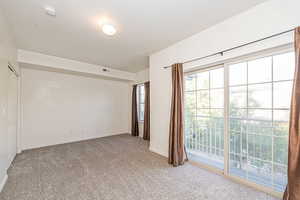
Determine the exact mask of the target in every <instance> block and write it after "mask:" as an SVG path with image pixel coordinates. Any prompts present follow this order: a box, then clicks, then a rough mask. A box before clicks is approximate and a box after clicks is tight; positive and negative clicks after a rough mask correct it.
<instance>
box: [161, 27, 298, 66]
mask: <svg viewBox="0 0 300 200" xmlns="http://www.w3.org/2000/svg"><path fill="white" fill-rule="evenodd" d="M294 30H295V29H290V30H287V31H283V32H280V33H276V34H274V35H271V36H268V37H264V38H261V39H258V40H255V41H252V42H248V43H245V44H242V45H239V46H235V47H232V48H229V49H225V50H223V51H219V52H217V53H213V54H210V55H207V56H203V57H199V58H194V59H192V60H187V61H184V62H182V64H187V63H191V62H194V61H198V60H203V59H205V58H209V57H213V56H217V55H220V56H223V55H224V53H226V52H228V51H232V50H235V49H238V48H241V47H244V46H248V45H250V44H254V43H256V42H261V41H263V40H267V39H270V38H273V37H277V36H279V35H283V34H285V33H289V32H292V31H294ZM171 67H172V65H169V66H165V67H163V68H164V69H167V68H171Z"/></svg>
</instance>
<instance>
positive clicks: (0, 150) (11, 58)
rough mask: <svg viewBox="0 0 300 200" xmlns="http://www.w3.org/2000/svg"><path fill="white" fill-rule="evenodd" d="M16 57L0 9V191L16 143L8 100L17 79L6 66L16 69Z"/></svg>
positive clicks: (13, 90)
mask: <svg viewBox="0 0 300 200" xmlns="http://www.w3.org/2000/svg"><path fill="white" fill-rule="evenodd" d="M16 57H17V50H16V46H15V43H14V40H13V37H12V35H11V31H10V29H9V26H8V25H7V23H6V19H5V17H4V16H3V15H2V12H1V10H0V191H1V189H2V187H3V185H4V183H5V179H6V177H7V174H6V170H7V169H8V167H9V166H10V162H11V159H12V157H14V155H12V153H13V149H16V146H15V145H16V144H15V143H13V142H12V141H10V139H12V138H15V137H16V127H17V124H16V121H12V119H13V118H14V119H15V118H16V116H14V117H13V118H10V116H12V115H11V113H10V112H11V111H12V110H14V111H16V108H13V107H12V104H9V103H8V100H10V98H11V97H13V96H14V97H16V94H17V88H16V87H15V85H16V84H17V83H16V81H17V79H15V80H14V79H11V76H10V71H9V70H8V67H7V65H8V62H10V63H11V64H12V65H14V67H15V68H16V70H18V65H17V63H16ZM12 84H13V85H12ZM14 106H16V105H14ZM13 127H14V128H13ZM13 131H15V132H13ZM12 134H13V135H12ZM14 142H16V141H14ZM12 145H14V146H12ZM14 152H15V151H14Z"/></svg>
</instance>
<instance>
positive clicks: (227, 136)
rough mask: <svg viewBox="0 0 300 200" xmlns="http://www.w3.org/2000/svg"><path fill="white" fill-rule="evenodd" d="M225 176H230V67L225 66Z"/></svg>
mask: <svg viewBox="0 0 300 200" xmlns="http://www.w3.org/2000/svg"><path fill="white" fill-rule="evenodd" d="M224 104H225V105H224V174H225V175H228V174H229V158H230V155H229V148H230V147H229V145H230V142H229V141H230V137H229V72H228V65H225V66H224Z"/></svg>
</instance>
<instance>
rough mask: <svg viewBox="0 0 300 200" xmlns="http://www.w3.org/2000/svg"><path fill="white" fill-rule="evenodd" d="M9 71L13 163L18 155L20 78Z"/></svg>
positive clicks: (10, 133)
mask: <svg viewBox="0 0 300 200" xmlns="http://www.w3.org/2000/svg"><path fill="white" fill-rule="evenodd" d="M8 71H9V80H8V112H7V115H8V156H9V158H8V159H9V162H12V161H13V159H14V158H15V156H16V154H17V118H18V111H17V107H18V78H17V77H16V75H15V74H14V73H13V72H11V71H10V70H9V69H8Z"/></svg>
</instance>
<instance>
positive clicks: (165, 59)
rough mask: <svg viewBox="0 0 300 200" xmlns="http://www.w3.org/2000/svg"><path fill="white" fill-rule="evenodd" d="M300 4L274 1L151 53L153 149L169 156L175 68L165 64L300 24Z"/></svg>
mask: <svg viewBox="0 0 300 200" xmlns="http://www.w3.org/2000/svg"><path fill="white" fill-rule="evenodd" d="M299 7H300V1H299V0H284V1H282V0H270V1H267V2H265V3H263V4H260V5H258V6H256V7H253V8H252V9H250V10H248V11H246V12H244V13H242V14H240V15H237V16H234V17H232V18H230V19H228V20H226V21H224V22H222V23H220V24H217V25H215V26H213V27H211V28H209V29H207V30H205V31H203V32H200V33H198V34H196V35H194V36H192V37H190V38H187V39H186V40H183V41H181V42H178V43H176V44H174V45H173V46H171V47H169V48H167V49H164V50H162V51H159V52H157V53H154V54H153V55H151V56H150V81H151V97H150V98H151V141H150V150H152V151H154V152H156V153H159V154H161V155H164V156H167V155H168V137H169V118H170V103H171V102H170V100H171V71H170V69H167V70H165V69H162V67H163V66H166V65H170V64H173V63H175V62H182V61H186V60H190V59H193V58H197V57H201V56H206V55H209V54H212V53H215V52H218V51H222V50H224V49H228V48H231V47H234V46H236V45H241V44H243V43H247V42H250V41H254V40H257V39H260V38H263V37H267V36H270V35H273V34H276V33H279V32H282V31H286V30H288V29H292V28H294V27H296V26H299V25H300V12H299ZM292 41H293V38H292V34H286V35H284V36H281V37H278V38H275V39H271V40H269V41H265V42H264V43H261V44H256V45H251V46H249V47H246V48H243V49H239V50H234V51H233V52H230V53H227V54H226V55H225V56H224V57H223V58H213V59H208V60H206V61H204V62H203V61H202V62H198V63H196V62H195V63H192V64H189V65H185V66H184V67H185V68H186V69H187V68H188V69H189V70H190V69H191V68H194V67H196V66H199V65H202V64H207V63H212V62H215V61H220V60H222V59H227V58H233V57H236V56H241V55H243V54H247V53H251V52H254V51H258V50H262V49H264V48H271V47H274V46H278V45H282V44H286V43H290V42H292Z"/></svg>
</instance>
